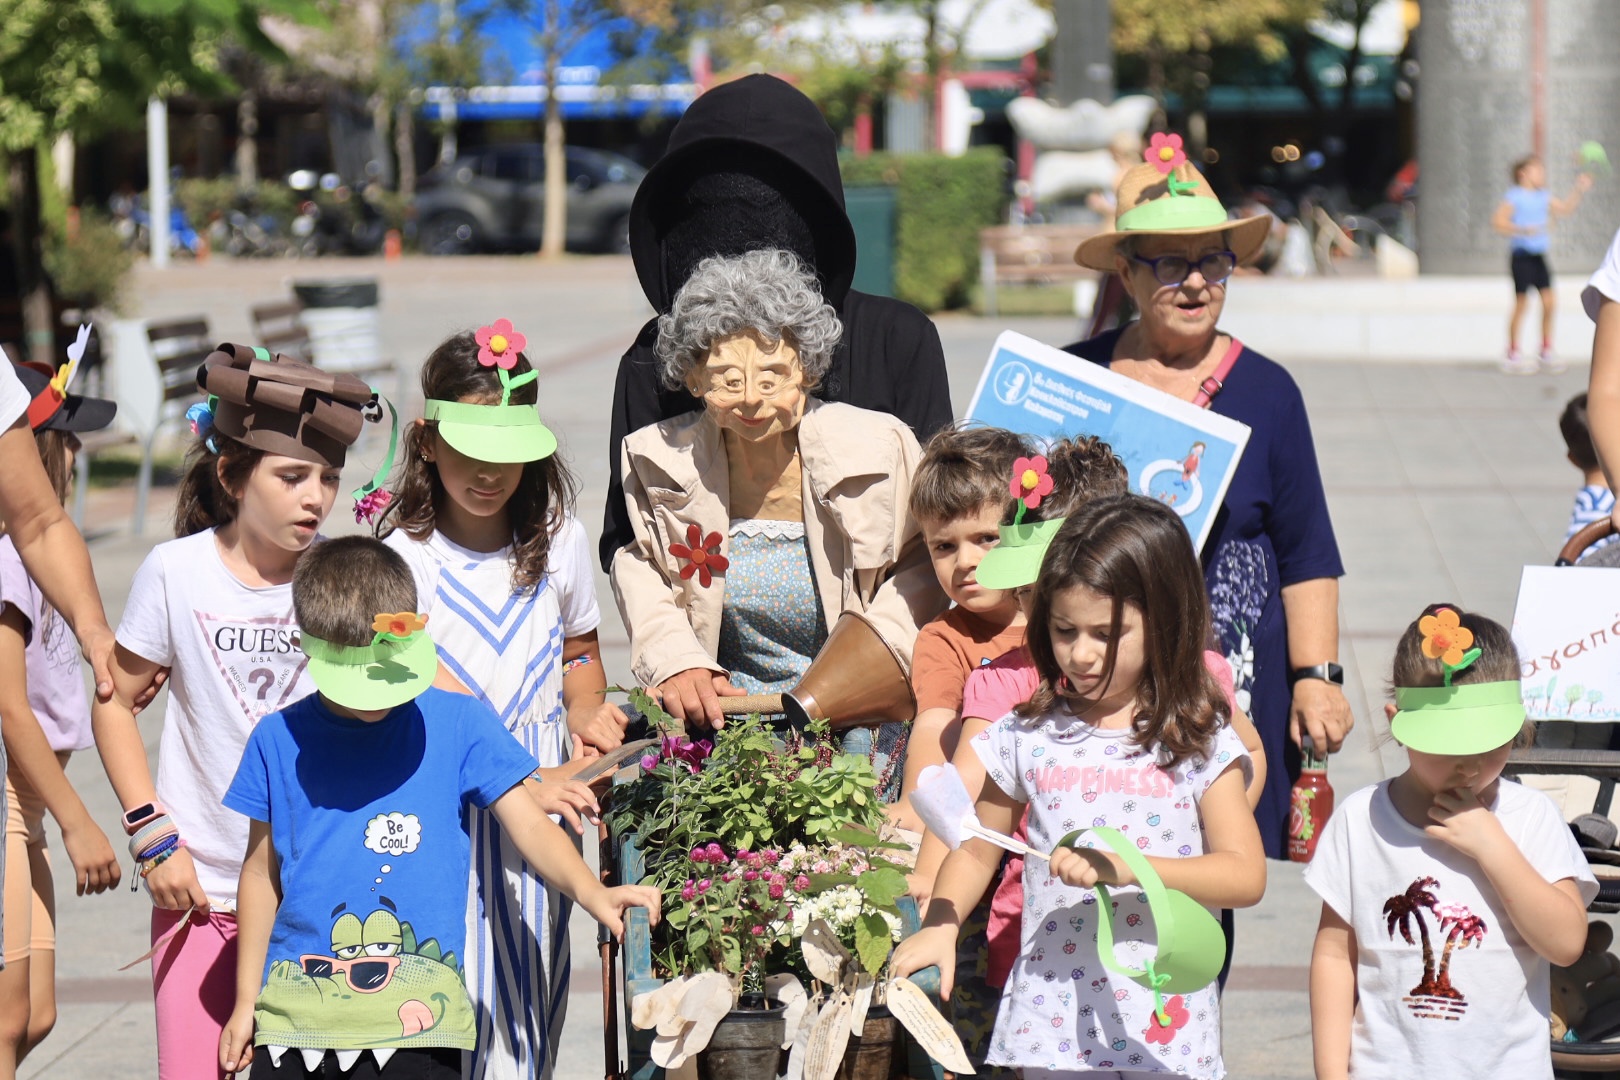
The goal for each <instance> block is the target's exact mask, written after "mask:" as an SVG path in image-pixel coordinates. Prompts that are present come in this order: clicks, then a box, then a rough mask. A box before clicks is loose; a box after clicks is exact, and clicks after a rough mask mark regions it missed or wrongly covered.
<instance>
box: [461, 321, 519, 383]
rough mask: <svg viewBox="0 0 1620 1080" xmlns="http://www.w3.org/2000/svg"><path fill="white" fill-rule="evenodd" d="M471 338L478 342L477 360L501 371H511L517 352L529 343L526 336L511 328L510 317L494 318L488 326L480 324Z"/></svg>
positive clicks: (514, 364)
mask: <svg viewBox="0 0 1620 1080" xmlns="http://www.w3.org/2000/svg"><path fill="white" fill-rule="evenodd" d="M473 340H474V341H477V342H478V362H479V363H480V364H483V365H484V366H485V367H499V368H500V369H501V370H502V371H511V370H512V368H513V367H515V366H516V365H517V358H518V353H520V352H522V351H523V350H524V348H526V347H527V346H528V344H529V339H528V338H526V337H524V336H523V335H522V334H520V333H518V332H517V331H516V330H514V329H513V328H512V320H510V319H496V320H495V321H494V322H493V323H491V324H490V325H489V326H480V327H479V328H478V332H477V333H475V334H474V335H473Z"/></svg>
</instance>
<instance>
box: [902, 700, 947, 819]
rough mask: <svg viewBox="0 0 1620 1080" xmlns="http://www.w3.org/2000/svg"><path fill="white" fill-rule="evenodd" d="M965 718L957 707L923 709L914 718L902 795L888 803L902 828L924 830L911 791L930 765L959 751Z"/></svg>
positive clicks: (908, 743)
mask: <svg viewBox="0 0 1620 1080" xmlns="http://www.w3.org/2000/svg"><path fill="white" fill-rule="evenodd" d="M961 728H962V718H961V716H959V715H958V714H957V711H956V710H955V709H924V710H923V711H922V712H921V713H919V714H918V716H917V719H915V720H913V721H912V722H911V737H910V738H909V739H907V740H906V771H905V776H904V777H903V778H902V779H901V781H900V798H899V799H898V800H897V801H896V802H895V803H894V805H893V806H891V807H889V820H891V821H893V822H894V823H895V824H896V825H898V826H900V827H901V828H902V829H911V830H913V831H916V832H921V831H922V829H923V823H922V819H921V818H919V817H918V816H917V812H916V811H915V810H913V809H912V808H911V792H912V791H913V790H914V789H915V788H916V786H917V777H918V776H920V775H922V771H923V770H924V769H926V768H928V766H930V765H943V764H945V763H946V762H947V761H949V760H951V755H952V754H954V753H955V752H956V741H957V735H958V734H959V733H960V731H961Z"/></svg>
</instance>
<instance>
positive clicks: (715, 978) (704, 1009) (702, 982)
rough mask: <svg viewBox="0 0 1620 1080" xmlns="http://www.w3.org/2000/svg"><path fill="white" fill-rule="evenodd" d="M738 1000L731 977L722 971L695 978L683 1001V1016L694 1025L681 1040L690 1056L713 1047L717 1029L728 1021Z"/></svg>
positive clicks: (706, 973)
mask: <svg viewBox="0 0 1620 1080" xmlns="http://www.w3.org/2000/svg"><path fill="white" fill-rule="evenodd" d="M736 1000H737V999H736V995H735V994H733V993H732V989H731V979H730V977H729V976H727V975H724V974H722V973H720V972H718V971H705V972H704V973H703V974H701V975H696V976H693V978H692V981H691V984H690V985H689V987H688V988H687V991H686V993H685V995H683V996H682V998H681V1015H682V1016H684V1017H685V1018H686V1019H687V1020H689V1021H691V1024H692V1026H691V1028H690V1029H688V1030H687V1031H686V1032H685V1034H683V1035H682V1036H681V1039H682V1042H683V1043H684V1044H685V1048H686V1052H687V1053H688V1054H695V1053H697V1052H698V1051H699V1050H702V1049H703V1048H704V1047H706V1046H708V1045H709V1040H710V1039H712V1038H713V1037H714V1029H715V1027H716V1026H718V1025H719V1023H720V1021H721V1020H724V1019H725V1017H726V1014H727V1013H728V1012H730V1011H731V1007H732V1006H733V1005H734V1004H736Z"/></svg>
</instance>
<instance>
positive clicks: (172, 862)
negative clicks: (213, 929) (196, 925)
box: [146, 848, 208, 912]
mask: <svg viewBox="0 0 1620 1080" xmlns="http://www.w3.org/2000/svg"><path fill="white" fill-rule="evenodd" d="M146 891H147V892H148V893H150V894H151V896H152V903H154V904H156V905H157V906H158V907H160V908H167V909H168V910H170V911H184V910H186V909H187V908H189V907H195V908H196V909H197V910H198V911H199V912H205V911H207V910H208V894H207V893H205V892H203V887H202V883H201V882H199V881H198V880H197V867H196V866H195V865H194V864H193V863H192V861H191V852H189V851H187V850H186V849H185V848H181V849H180V850H179V851H176V852H175V853H174V854H173V855H171V856H169V857H168V858H167V859H164V860H163V861H162V862H161V863H159V864H158V865H157V867H156V868H154V869H153V871H152V872H151V873H150V874H148V875H146Z"/></svg>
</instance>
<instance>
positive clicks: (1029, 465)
mask: <svg viewBox="0 0 1620 1080" xmlns="http://www.w3.org/2000/svg"><path fill="white" fill-rule="evenodd" d="M1007 490H1008V491H1009V492H1010V493H1011V494H1012V497H1013V498H1015V499H1022V500H1023V501H1024V506H1025V507H1026V508H1027V509H1030V510H1034V509H1035V508H1036V507H1038V506H1040V505H1041V500H1042V499H1044V498H1046V496H1048V495H1050V494H1052V476H1051V474H1050V473H1048V472H1047V471H1046V458H1044V457H1042V456H1041V455H1040V454H1036V455H1035V456H1034V457H1032V458H1025V457H1021V458H1019V459H1018V460H1017V461H1015V462H1013V475H1012V483H1011V484H1009V485H1007Z"/></svg>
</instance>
